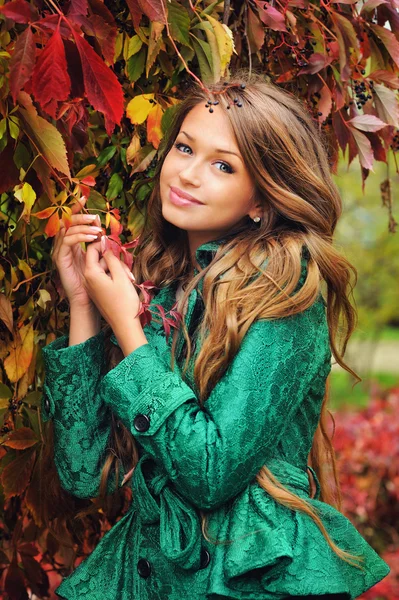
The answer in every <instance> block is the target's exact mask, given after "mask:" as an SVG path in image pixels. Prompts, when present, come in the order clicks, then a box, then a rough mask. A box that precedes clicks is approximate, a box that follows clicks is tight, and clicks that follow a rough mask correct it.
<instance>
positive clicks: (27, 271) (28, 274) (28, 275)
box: [18, 258, 32, 279]
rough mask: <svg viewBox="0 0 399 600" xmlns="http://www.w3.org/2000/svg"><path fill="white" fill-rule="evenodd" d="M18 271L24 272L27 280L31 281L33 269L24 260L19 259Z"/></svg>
mask: <svg viewBox="0 0 399 600" xmlns="http://www.w3.org/2000/svg"><path fill="white" fill-rule="evenodd" d="M18 269H19V270H20V271H22V273H23V274H24V275H25V277H26V279H30V278H31V277H32V269H31V268H30V266H29V265H28V264H27V263H26V262H25V261H24V260H21V259H20V258H19V259H18Z"/></svg>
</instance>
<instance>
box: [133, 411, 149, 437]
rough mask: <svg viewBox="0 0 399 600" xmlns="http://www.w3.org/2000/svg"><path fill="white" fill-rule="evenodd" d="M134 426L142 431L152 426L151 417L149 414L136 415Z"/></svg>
mask: <svg viewBox="0 0 399 600" xmlns="http://www.w3.org/2000/svg"><path fill="white" fill-rule="evenodd" d="M133 425H134V428H135V429H136V430H137V431H140V433H142V432H143V431H147V430H148V429H149V428H150V418H149V417H147V415H136V416H135V418H134V421H133Z"/></svg>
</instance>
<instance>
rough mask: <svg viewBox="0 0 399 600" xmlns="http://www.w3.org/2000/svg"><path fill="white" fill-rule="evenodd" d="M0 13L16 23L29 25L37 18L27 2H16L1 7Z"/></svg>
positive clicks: (15, 0) (23, 0) (18, 0)
mask: <svg viewBox="0 0 399 600" xmlns="http://www.w3.org/2000/svg"><path fill="white" fill-rule="evenodd" d="M0 12H2V13H3V15H5V16H6V17H7V19H12V20H13V21H15V23H29V21H33V20H34V19H35V18H36V11H35V10H34V8H33V6H32V5H31V4H30V3H29V2H26V0H14V1H13V2H8V3H7V4H6V5H5V6H0Z"/></svg>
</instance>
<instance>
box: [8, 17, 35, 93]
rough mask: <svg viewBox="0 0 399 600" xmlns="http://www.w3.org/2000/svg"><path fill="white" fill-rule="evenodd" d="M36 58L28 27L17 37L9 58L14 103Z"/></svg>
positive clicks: (32, 39)
mask: <svg viewBox="0 0 399 600" xmlns="http://www.w3.org/2000/svg"><path fill="white" fill-rule="evenodd" d="M35 59H36V44H35V41H34V38H33V33H32V30H31V28H30V27H28V28H27V29H25V31H24V32H23V33H22V34H21V35H20V36H19V37H18V38H17V41H16V43H15V46H14V52H13V54H12V57H11V60H10V90H11V95H12V99H13V101H14V104H15V102H16V98H17V95H18V92H19V91H20V90H21V89H22V88H23V87H24V85H25V83H26V82H27V81H28V79H30V76H31V75H32V71H33V67H34V66H35Z"/></svg>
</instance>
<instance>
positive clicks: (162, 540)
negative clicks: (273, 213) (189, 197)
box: [42, 240, 389, 600]
mask: <svg viewBox="0 0 399 600" xmlns="http://www.w3.org/2000/svg"><path fill="white" fill-rule="evenodd" d="M222 241H223V240H219V241H215V242H209V243H207V244H204V245H202V246H200V247H199V248H198V249H197V252H196V258H197V261H198V263H199V265H200V266H201V267H205V266H206V265H207V264H209V262H210V260H211V259H212V257H213V256H214V254H215V252H216V250H217V248H218V246H219V244H220V243H221V242H222ZM306 271H307V260H306V257H305V256H304V257H303V258H302V274H301V280H300V282H299V283H298V286H300V285H302V284H303V282H304V280H305V278H306ZM175 292H176V287H175V286H170V287H166V288H162V289H161V290H160V291H159V293H158V294H157V296H155V297H154V299H153V304H156V303H158V304H161V305H162V306H163V307H164V308H165V310H169V309H170V308H171V306H172V305H173V303H174V302H175ZM197 300H198V291H197V290H194V291H193V292H192V294H191V296H190V298H189V304H188V309H187V313H186V316H185V322H186V325H187V327H188V328H190V324H191V325H193V323H192V319H193V313H194V309H195V307H197V308H198V303H197ZM144 331H145V334H146V336H147V339H148V344H146V345H143V346H141V347H139V348H137V349H136V350H135V351H134V352H132V353H131V354H129V355H128V356H126V357H125V358H124V359H123V360H122V361H121V362H120V363H119V364H118V365H117V366H116V367H115V368H114V369H112V370H111V371H109V372H108V373H106V365H105V361H104V333H103V332H102V331H101V332H100V333H98V334H97V335H95V336H93V337H91V338H90V339H88V340H87V341H85V342H82V343H81V344H77V345H75V346H71V347H68V337H67V336H63V337H61V338H59V339H57V340H55V341H54V342H52V343H51V344H49V345H48V346H47V347H45V348H44V349H43V355H44V361H45V370H46V378H45V382H44V390H43V392H44V393H43V403H42V415H43V419H44V420H49V419H53V421H54V437H55V463H56V467H57V470H58V474H59V477H60V481H61V485H62V487H63V488H64V489H65V490H68V491H69V492H70V493H72V494H74V495H75V496H78V497H80V498H91V497H95V496H96V495H97V494H98V489H99V481H100V473H101V468H102V466H103V464H104V460H105V457H106V455H107V445H108V438H109V433H110V419H111V411H112V412H114V413H115V415H117V417H118V418H119V419H120V420H121V421H122V422H123V423H124V424H125V425H126V426H127V427H128V428H129V430H130V431H131V432H132V434H133V436H134V438H135V440H136V442H137V444H138V447H139V452H140V460H139V463H138V464H137V466H136V468H135V470H134V474H133V477H132V479H131V480H130V481H129V483H128V484H129V485H131V486H132V491H133V500H132V504H131V507H130V509H129V511H128V512H127V514H125V515H124V516H123V517H122V518H121V519H120V520H119V521H118V522H117V523H116V524H115V525H114V526H113V528H112V529H111V530H110V531H109V532H107V533H106V534H105V536H104V537H103V538H102V539H101V540H100V542H99V544H98V545H97V547H96V548H95V550H94V551H93V552H92V553H91V555H90V556H89V557H87V558H86V559H85V560H84V561H83V562H82V563H81V564H80V565H79V566H78V567H77V568H76V569H75V571H74V572H73V573H72V574H71V575H69V576H68V577H67V578H65V579H64V581H63V582H62V584H61V585H60V586H59V587H58V588H57V593H58V594H59V595H60V596H61V597H64V598H67V599H70V600H72V599H74V600H75V599H79V600H80V599H85V600H98V599H99V598H101V599H102V600H132V599H135V600H155V599H157V600H158V599H159V600H185V599H187V600H188V599H189V600H204V599H205V598H207V599H217V598H224V599H226V598H236V599H240V600H244V599H253V600H264V599H269V598H270V599H272V598H273V599H277V598H278V599H281V598H286V597H289V596H292V595H307V594H309V595H310V594H313V595H321V594H327V593H328V594H344V597H345V598H350V599H352V598H356V597H357V596H359V595H360V594H361V593H362V592H364V591H365V590H367V589H369V588H370V587H372V586H373V585H374V584H375V583H377V582H378V581H379V580H381V579H382V578H383V577H384V576H385V575H386V574H387V573H388V572H389V568H388V566H387V565H386V563H385V562H384V561H383V560H381V559H380V558H379V557H378V555H377V554H376V553H375V552H374V550H373V549H372V548H371V547H370V546H369V545H368V544H367V543H366V542H365V540H364V539H363V538H362V537H361V536H360V534H359V533H358V532H357V530H356V529H355V528H354V527H353V525H352V524H351V523H350V522H349V521H348V519H346V518H345V517H344V516H343V515H342V514H341V513H339V512H338V511H337V510H335V509H334V508H332V507H331V506H330V505H327V504H325V503H323V502H321V501H320V500H319V499H318V498H319V493H318V492H317V495H316V498H313V499H310V498H309V493H310V492H309V479H308V475H307V470H308V469H307V458H308V454H309V451H310V448H311V446H312V440H313V436H314V432H315V430H316V427H317V423H318V419H319V415H320V410H321V404H322V400H323V396H324V391H325V382H326V378H327V376H328V374H329V372H330V369H331V351H330V346H329V337H328V327H327V322H326V310H325V302H324V299H323V298H322V296H321V294H320V295H319V297H318V298H317V300H316V301H315V303H314V304H313V305H312V306H311V307H309V308H308V309H307V310H305V311H304V312H302V313H300V314H297V315H293V316H290V317H285V318H282V319H278V320H258V321H256V322H255V323H254V324H253V325H252V326H251V327H250V329H249V330H248V332H247V334H246V336H245V337H244V339H243V342H242V344H241V347H240V350H239V352H238V353H237V355H236V356H235V358H234V360H233V361H232V363H231V364H230V366H229V368H228V370H227V372H226V374H225V375H224V376H223V378H222V379H221V380H220V381H219V382H218V384H217V385H216V387H215V388H214V389H213V391H212V393H211V394H210V396H209V398H208V400H207V401H206V403H205V405H204V408H201V407H200V405H199V403H198V400H197V398H196V395H195V386H194V383H193V380H192V370H191V377H190V379H189V382H188V383H185V382H184V381H183V380H182V377H181V371H180V368H179V365H177V366H176V368H175V371H172V370H171V369H170V366H169V364H170V362H169V360H170V346H171V338H169V341H166V337H165V333H164V330H163V327H162V325H161V324H159V323H155V321H153V322H152V323H151V324H150V325H147V326H145V328H144ZM112 341H113V342H114V343H115V344H117V341H116V338H115V336H113V337H112ZM182 344H183V336H181V338H180V341H179V345H178V352H177V355H179V352H180V351H181V349H182ZM197 351H198V349H197ZM180 366H181V365H180ZM190 382H191V383H190ZM262 465H267V466H268V467H269V469H270V470H271V471H272V472H273V473H274V474H275V475H276V476H277V477H278V478H279V479H280V481H281V482H282V483H283V484H285V485H287V486H288V487H289V488H290V489H291V490H292V491H294V492H295V493H296V494H298V495H299V496H301V497H302V498H304V499H307V500H308V501H309V502H310V503H311V504H312V506H314V507H315V508H317V509H318V510H319V514H320V516H321V518H322V519H323V522H324V525H325V527H326V529H327V531H328V532H329V534H330V535H331V537H332V539H333V540H334V541H335V542H336V543H337V544H338V545H339V546H340V547H341V548H343V549H345V550H348V551H350V552H352V553H355V554H360V555H362V556H363V559H364V563H363V569H364V570H363V571H360V570H359V569H357V568H355V567H352V566H350V565H349V564H348V563H346V562H344V561H342V560H341V559H340V558H338V556H337V555H336V554H334V553H333V552H332V551H331V549H330V547H329V546H328V544H327V542H326V540H325V538H324V537H323V535H322V534H321V532H320V530H319V529H318V527H317V526H316V525H315V524H314V522H313V521H312V520H311V519H310V518H309V517H308V516H306V515H305V514H303V513H301V512H296V511H291V510H290V509H288V508H286V507H284V506H282V505H280V504H278V503H277V502H276V501H275V500H274V499H273V498H272V497H271V496H270V495H269V494H268V493H266V492H265V491H264V490H263V489H262V488H261V487H260V486H259V485H258V483H257V482H256V481H255V476H256V474H257V473H258V471H259V469H260V468H261V467H262ZM123 476H124V471H123V469H121V473H120V480H119V483H120V484H121V483H122V479H123ZM114 489H115V488H114V485H113V484H112V482H111V483H110V484H109V491H110V492H112V491H113V490H114ZM199 509H202V511H206V513H207V515H208V534H209V535H210V536H211V537H213V538H217V540H218V542H217V543H210V542H209V541H207V540H206V539H205V538H204V536H203V535H202V531H201V521H200V515H199ZM345 594H346V595H345Z"/></svg>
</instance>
